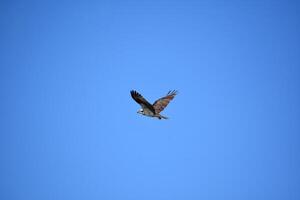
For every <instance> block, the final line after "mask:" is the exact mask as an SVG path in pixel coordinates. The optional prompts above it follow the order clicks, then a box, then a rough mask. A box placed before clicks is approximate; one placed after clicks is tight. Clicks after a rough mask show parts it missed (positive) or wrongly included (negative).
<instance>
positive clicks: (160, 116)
mask: <svg viewBox="0 0 300 200" xmlns="http://www.w3.org/2000/svg"><path fill="white" fill-rule="evenodd" d="M158 119H169V118H168V117H165V116H162V115H159V117H158Z"/></svg>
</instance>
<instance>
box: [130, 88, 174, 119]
mask: <svg viewBox="0 0 300 200" xmlns="http://www.w3.org/2000/svg"><path fill="white" fill-rule="evenodd" d="M130 94H131V97H132V98H133V99H134V100H135V101H136V102H137V103H138V104H140V105H141V107H142V108H141V109H140V110H138V112H137V113H139V114H142V115H145V116H148V117H156V118H158V119H168V118H167V117H165V116H162V115H161V114H160V112H161V111H163V110H164V109H165V107H167V105H168V104H169V103H170V101H171V100H172V99H174V97H175V95H176V94H177V91H175V90H174V91H169V92H168V94H167V95H166V96H165V97H162V98H160V99H158V100H156V101H155V102H154V103H153V104H150V103H149V102H148V101H147V100H146V99H145V98H144V97H143V96H142V95H140V94H139V93H138V92H136V91H134V90H132V91H130Z"/></svg>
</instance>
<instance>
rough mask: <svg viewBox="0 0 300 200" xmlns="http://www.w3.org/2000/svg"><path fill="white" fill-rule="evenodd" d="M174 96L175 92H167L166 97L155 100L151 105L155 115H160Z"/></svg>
mask: <svg viewBox="0 0 300 200" xmlns="http://www.w3.org/2000/svg"><path fill="white" fill-rule="evenodd" d="M176 94H177V91H176V90H173V91H169V92H168V93H167V96H165V97H162V98H160V99H158V100H156V101H155V102H154V103H153V107H154V110H155V113H160V112H161V111H163V110H164V109H165V108H166V107H167V105H168V104H169V103H170V101H172V100H173V99H174V97H175V96H176Z"/></svg>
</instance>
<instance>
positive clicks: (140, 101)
mask: <svg viewBox="0 0 300 200" xmlns="http://www.w3.org/2000/svg"><path fill="white" fill-rule="evenodd" d="M130 94H131V97H132V98H133V99H134V100H135V101H136V102H137V103H138V104H140V105H141V106H142V108H143V109H148V110H150V111H151V112H153V114H155V109H154V108H153V106H152V105H151V103H149V102H148V101H147V100H146V99H145V98H144V97H143V96H142V95H141V94H139V93H138V92H137V91H134V90H131V91H130Z"/></svg>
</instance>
